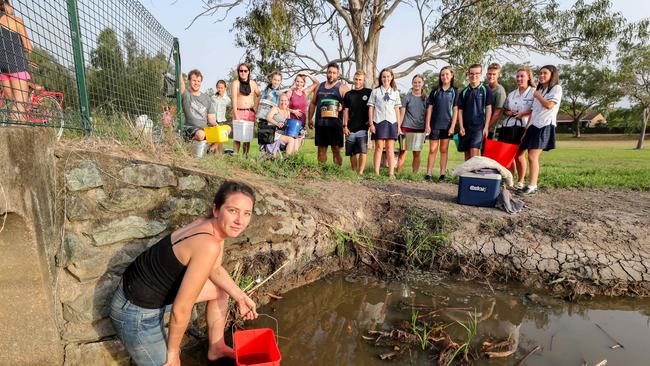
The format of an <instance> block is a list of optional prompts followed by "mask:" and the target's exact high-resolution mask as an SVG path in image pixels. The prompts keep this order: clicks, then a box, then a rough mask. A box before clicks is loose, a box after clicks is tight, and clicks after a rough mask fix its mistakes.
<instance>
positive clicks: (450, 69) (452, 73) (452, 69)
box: [438, 65, 454, 89]
mask: <svg viewBox="0 0 650 366" xmlns="http://www.w3.org/2000/svg"><path fill="white" fill-rule="evenodd" d="M445 70H449V71H450V72H451V81H450V84H449V85H450V87H451V88H453V87H454V68H453V67H451V66H449V65H447V66H445V67H443V68H442V69H440V72H439V73H438V89H442V84H443V82H442V72H443V71H445Z"/></svg>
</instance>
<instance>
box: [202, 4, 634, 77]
mask: <svg viewBox="0 0 650 366" xmlns="http://www.w3.org/2000/svg"><path fill="white" fill-rule="evenodd" d="M237 7H243V8H245V10H246V15H244V16H242V17H239V18H237V19H236V20H235V26H234V27H233V30H234V31H235V32H236V36H237V41H236V42H237V45H238V46H242V47H244V48H246V51H247V52H246V60H247V61H249V62H252V63H253V64H254V65H256V66H257V69H258V75H259V74H260V73H264V72H266V71H267V70H269V69H270V68H280V69H282V70H283V71H284V72H286V73H287V74H289V75H292V74H295V73H297V72H299V71H300V70H308V71H311V72H316V73H323V72H324V71H325V68H326V65H327V63H328V62H337V63H339V64H341V65H342V68H343V77H346V78H349V77H350V72H351V71H353V70H354V69H363V70H365V71H366V72H367V75H368V80H372V81H374V80H375V75H376V73H377V71H378V70H379V69H381V68H383V67H390V68H392V69H394V70H395V75H396V77H398V78H399V77H403V76H405V75H408V74H409V73H411V72H412V71H413V70H415V69H416V68H417V67H419V66H421V65H423V64H428V63H431V62H435V61H444V62H448V63H451V64H452V65H462V64H468V63H473V62H481V61H483V60H484V59H485V58H486V57H490V56H495V55H499V54H503V53H518V52H522V51H533V52H539V53H546V54H554V55H557V56H560V57H563V58H568V59H587V58H588V59H591V60H594V59H598V58H600V57H602V56H604V55H605V54H607V52H608V47H609V45H610V44H611V42H612V41H613V40H615V38H616V37H617V35H618V34H619V33H620V30H621V29H622V28H623V27H624V25H625V21H624V19H623V17H622V15H621V14H620V13H618V12H613V11H612V10H611V2H610V1H609V0H595V1H593V2H590V3H586V2H585V1H583V0H579V1H576V2H575V3H574V4H573V5H572V6H571V7H570V8H568V9H563V8H562V7H560V5H559V3H558V2H557V1H556V0H501V1H496V0H441V1H427V0H376V1H368V0H347V1H342V0H313V1H312V0H256V1H253V0H233V1H228V2H226V1H222V0H210V1H206V2H205V5H204V8H203V11H201V12H200V13H199V14H198V15H197V16H196V18H195V19H194V20H193V21H192V23H193V22H194V21H195V20H196V19H197V18H199V17H201V16H216V15H218V16H220V17H221V18H220V20H223V19H226V18H227V17H228V14H229V11H231V10H232V9H234V8H237ZM398 11H401V12H404V13H406V12H409V11H410V12H411V13H412V16H413V23H414V24H417V29H418V30H419V32H415V33H409V35H408V36H409V37H416V38H417V39H418V43H419V47H417V48H416V49H414V50H413V52H412V54H411V55H408V56H406V57H404V58H403V59H401V60H399V61H397V62H395V63H393V64H392V65H378V64H377V55H378V51H379V48H380V46H381V47H382V49H383V48H389V49H390V48H393V49H401V48H400V45H396V44H390V45H388V44H385V43H381V44H380V36H381V34H382V33H383V32H403V29H388V28H387V27H386V23H387V21H388V20H389V19H390V18H391V17H392V16H394V15H395V14H396V13H397V12H398ZM190 26H191V24H190ZM417 33H419V34H417ZM306 46H308V47H306ZM306 48H309V50H307V49H306Z"/></svg>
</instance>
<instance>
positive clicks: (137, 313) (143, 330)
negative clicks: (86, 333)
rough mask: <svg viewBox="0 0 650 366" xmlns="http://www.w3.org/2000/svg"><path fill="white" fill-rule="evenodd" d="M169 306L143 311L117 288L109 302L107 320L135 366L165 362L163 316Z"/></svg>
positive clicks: (165, 348)
mask: <svg viewBox="0 0 650 366" xmlns="http://www.w3.org/2000/svg"><path fill="white" fill-rule="evenodd" d="M170 310H171V305H168V306H165V307H163V308H160V309H146V308H142V307H140V306H137V305H134V304H132V303H131V302H130V301H129V300H127V299H126V297H125V296H124V290H122V286H121V285H120V286H118V288H117V289H116V290H115V294H114V295H113V300H112V302H111V313H110V318H111V322H112V323H113V327H114V328H115V331H116V332H117V336H118V337H119V338H120V340H121V341H122V343H123V344H124V346H125V347H126V349H127V351H129V355H131V358H132V359H133V361H134V362H135V363H136V364H137V365H138V366H149V365H151V366H160V365H162V364H164V363H165V362H166V361H167V333H166V332H165V323H164V319H163V318H164V315H165V312H166V311H170Z"/></svg>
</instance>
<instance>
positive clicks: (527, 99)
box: [501, 86, 535, 127]
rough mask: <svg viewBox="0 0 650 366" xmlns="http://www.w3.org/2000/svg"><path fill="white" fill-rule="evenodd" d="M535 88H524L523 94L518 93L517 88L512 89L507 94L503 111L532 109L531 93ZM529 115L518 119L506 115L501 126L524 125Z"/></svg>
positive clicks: (518, 111)
mask: <svg viewBox="0 0 650 366" xmlns="http://www.w3.org/2000/svg"><path fill="white" fill-rule="evenodd" d="M534 92H535V89H533V88H532V87H530V86H529V87H528V88H526V90H524V93H523V94H520V93H519V88H517V89H515V90H513V91H511V92H510V94H508V97H507V98H506V102H505V104H504V105H503V110H504V111H509V110H515V111H517V113H522V112H524V113H525V112H528V111H530V110H531V109H533V99H534V97H533V93H534ZM529 118H530V115H528V116H524V117H521V118H520V119H517V118H515V116H508V117H506V118H505V119H504V120H503V122H501V127H513V126H519V127H526V123H528V119H529Z"/></svg>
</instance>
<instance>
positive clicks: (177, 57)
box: [174, 37, 183, 131]
mask: <svg viewBox="0 0 650 366" xmlns="http://www.w3.org/2000/svg"><path fill="white" fill-rule="evenodd" d="M174 65H175V66H176V119H177V121H178V130H179V131H181V130H182V129H183V104H182V103H181V102H182V101H181V78H182V77H183V75H181V50H180V47H179V45H178V38H176V37H174Z"/></svg>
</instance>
